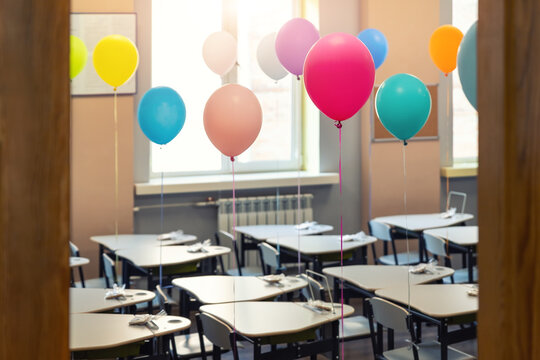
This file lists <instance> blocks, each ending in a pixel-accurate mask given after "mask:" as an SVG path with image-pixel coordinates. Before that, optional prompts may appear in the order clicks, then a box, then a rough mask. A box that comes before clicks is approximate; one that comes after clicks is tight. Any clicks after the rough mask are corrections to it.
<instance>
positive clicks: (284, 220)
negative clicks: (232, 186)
mask: <svg viewBox="0 0 540 360" xmlns="http://www.w3.org/2000/svg"><path fill="white" fill-rule="evenodd" d="M312 201H313V194H300V218H299V219H297V216H298V205H297V204H298V195H297V194H293V195H281V196H276V195H272V196H257V197H241V198H236V226H243V225H271V224H278V225H292V224H300V223H303V222H305V221H313V208H312V206H311V203H312ZM217 206H218V228H219V230H225V231H227V232H229V233H231V234H232V232H233V231H232V230H233V211H232V210H233V199H232V198H230V199H220V200H218V201H217ZM236 238H237V240H238V239H239V238H240V235H238V234H237V236H236ZM253 253H254V252H253V251H248V252H247V259H246V260H247V261H246V262H247V264H246V265H248V264H254V263H255V264H259V261H258V257H257V255H256V254H253ZM227 263H229V261H227Z"/></svg>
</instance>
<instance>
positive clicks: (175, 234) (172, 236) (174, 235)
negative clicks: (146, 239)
mask: <svg viewBox="0 0 540 360" xmlns="http://www.w3.org/2000/svg"><path fill="white" fill-rule="evenodd" d="M182 235H184V230H182V229H178V230H176V231H171V232H168V233H165V234H161V235H158V237H157V240H159V241H163V240H178V239H180V238H181V237H182Z"/></svg>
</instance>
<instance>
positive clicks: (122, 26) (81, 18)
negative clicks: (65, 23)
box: [70, 13, 137, 95]
mask: <svg viewBox="0 0 540 360" xmlns="http://www.w3.org/2000/svg"><path fill="white" fill-rule="evenodd" d="M70 21H71V29H70V31H71V34H72V35H75V36H77V37H79V38H81V39H82V41H83V42H84V44H85V45H86V48H87V49H88V60H87V62H86V66H85V67H84V69H83V70H82V71H81V72H80V73H79V75H77V76H76V77H75V78H74V79H73V80H72V81H71V94H72V95H109V94H113V87H112V86H110V85H109V84H107V83H106V82H105V81H103V80H102V79H101V78H100V77H99V76H98V74H97V73H96V70H95V69H94V64H93V63H92V53H93V51H94V48H95V46H96V45H97V43H98V42H99V40H101V39H102V38H103V37H105V36H107V35H114V34H118V35H123V36H125V37H127V38H128V39H130V40H131V41H133V43H134V44H137V41H136V40H137V39H136V34H137V31H136V25H137V17H136V15H135V13H114V14H102V13H73V14H71V16H70ZM136 92H137V84H136V76H132V77H131V79H129V80H128V81H127V82H126V83H125V84H123V85H121V86H119V87H118V89H117V93H118V94H134V93H136Z"/></svg>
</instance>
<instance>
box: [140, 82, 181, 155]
mask: <svg viewBox="0 0 540 360" xmlns="http://www.w3.org/2000/svg"><path fill="white" fill-rule="evenodd" d="M137 118H138V119H139V126H140V127H141V130H142V132H143V133H144V135H146V137H147V138H148V139H150V141H152V142H155V143H156V144H159V145H164V144H167V143H168V142H170V141H171V140H172V139H174V138H175V137H176V135H178V133H179V132H180V130H182V127H184V122H185V121H186V106H185V105H184V101H183V100H182V98H181V97H180V95H178V93H177V92H176V91H174V90H173V89H171V88H169V87H166V86H159V87H155V88H152V89H150V90H148V91H147V92H146V93H145V94H144V95H143V97H142V99H141V102H140V103H139V108H138V111H137Z"/></svg>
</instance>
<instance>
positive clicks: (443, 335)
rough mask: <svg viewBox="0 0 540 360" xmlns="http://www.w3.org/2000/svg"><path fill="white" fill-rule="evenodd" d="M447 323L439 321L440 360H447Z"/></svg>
mask: <svg viewBox="0 0 540 360" xmlns="http://www.w3.org/2000/svg"><path fill="white" fill-rule="evenodd" d="M447 335H448V322H447V321H446V319H444V320H442V321H441V325H440V333H439V342H440V343H441V360H448V336H447Z"/></svg>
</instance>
